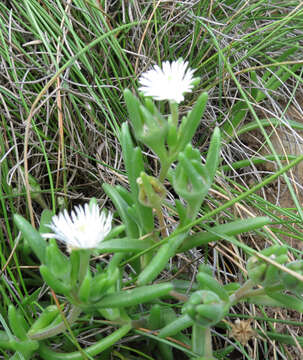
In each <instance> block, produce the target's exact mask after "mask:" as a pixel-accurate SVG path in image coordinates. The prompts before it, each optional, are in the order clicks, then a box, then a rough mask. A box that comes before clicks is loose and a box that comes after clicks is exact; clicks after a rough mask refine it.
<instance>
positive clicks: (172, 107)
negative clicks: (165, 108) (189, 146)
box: [169, 101, 179, 128]
mask: <svg viewBox="0 0 303 360" xmlns="http://www.w3.org/2000/svg"><path fill="white" fill-rule="evenodd" d="M169 107H170V111H171V119H172V123H173V124H174V125H175V126H176V128H177V127H178V121H179V112H178V104H177V103H175V102H174V101H170V102H169Z"/></svg>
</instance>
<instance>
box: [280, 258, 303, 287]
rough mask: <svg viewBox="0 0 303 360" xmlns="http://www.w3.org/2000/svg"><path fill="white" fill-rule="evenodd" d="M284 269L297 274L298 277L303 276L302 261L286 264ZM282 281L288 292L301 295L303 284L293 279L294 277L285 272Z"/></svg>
mask: <svg viewBox="0 0 303 360" xmlns="http://www.w3.org/2000/svg"><path fill="white" fill-rule="evenodd" d="M286 267H287V268H288V269H290V270H292V271H295V272H297V273H298V274H300V275H303V260H297V261H293V262H291V263H289V264H287V265H286ZM282 281H283V284H284V285H285V287H286V288H287V289H288V290H290V291H292V292H294V293H296V294H302V293H303V282H302V281H300V280H299V279H297V278H295V277H294V276H292V275H290V274H288V273H287V272H283V274H282Z"/></svg>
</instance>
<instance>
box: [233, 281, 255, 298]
mask: <svg viewBox="0 0 303 360" xmlns="http://www.w3.org/2000/svg"><path fill="white" fill-rule="evenodd" d="M253 286H254V282H253V281H252V280H250V279H249V280H247V281H246V282H245V283H244V284H243V286H241V287H240V289H238V290H237V291H236V292H235V293H234V294H232V295H231V296H230V298H229V300H230V302H231V303H237V302H238V301H239V300H240V299H241V298H243V297H246V294H247V293H248V292H249V291H250V290H251V288H252V287H253Z"/></svg>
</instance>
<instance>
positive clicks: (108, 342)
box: [39, 324, 132, 360]
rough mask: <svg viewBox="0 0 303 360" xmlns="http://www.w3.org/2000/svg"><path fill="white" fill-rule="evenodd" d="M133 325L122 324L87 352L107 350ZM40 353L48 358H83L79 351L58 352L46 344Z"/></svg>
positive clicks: (95, 352) (94, 353) (66, 359)
mask: <svg viewBox="0 0 303 360" xmlns="http://www.w3.org/2000/svg"><path fill="white" fill-rule="evenodd" d="M131 328H132V327H131V325H130V324H127V325H124V326H122V327H121V328H120V329H118V330H116V331H114V332H113V333H112V334H110V335H108V336H106V337H105V338H103V339H102V340H100V341H98V342H97V343H96V344H94V345H91V346H89V347H87V348H86V349H85V353H86V354H87V355H89V356H96V355H98V354H100V353H101V352H103V351H105V350H106V349H108V348H109V347H111V346H113V345H114V344H116V343H117V342H118V341H119V340H120V339H121V338H123V337H124V336H125V335H126V334H127V333H128V332H129V331H130V330H131ZM39 350H40V355H41V357H42V358H43V359H46V360H82V359H83V355H82V354H81V353H80V352H79V351H75V352H72V353H57V352H56V351H53V350H51V349H49V348H48V347H47V346H46V345H44V344H41V346H40V349H39Z"/></svg>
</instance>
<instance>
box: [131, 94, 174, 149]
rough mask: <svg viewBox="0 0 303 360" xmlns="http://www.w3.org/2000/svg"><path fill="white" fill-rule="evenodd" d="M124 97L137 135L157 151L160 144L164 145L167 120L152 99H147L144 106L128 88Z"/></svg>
mask: <svg viewBox="0 0 303 360" xmlns="http://www.w3.org/2000/svg"><path fill="white" fill-rule="evenodd" d="M124 98H125V102H126V106H127V110H128V113H129V117H130V121H131V123H132V125H133V128H134V134H135V137H136V138H137V139H138V140H139V141H141V142H142V143H143V144H145V145H147V146H149V147H150V148H151V149H152V150H153V151H155V152H156V153H157V151H156V150H157V149H158V148H159V144H162V146H163V147H164V143H165V139H166V135H167V131H168V124H167V121H166V120H165V118H164V117H163V116H162V115H161V114H160V112H159V111H158V110H157V108H156V107H155V105H154V104H153V103H152V101H151V100H146V106H143V105H142V104H141V103H140V101H139V100H138V98H137V97H136V96H135V95H133V94H132V93H131V91H129V90H128V89H126V90H125V91H124ZM162 150H163V149H162Z"/></svg>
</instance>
